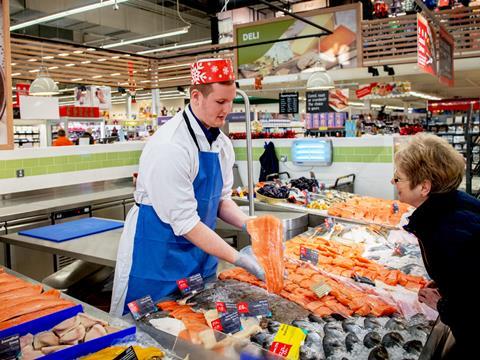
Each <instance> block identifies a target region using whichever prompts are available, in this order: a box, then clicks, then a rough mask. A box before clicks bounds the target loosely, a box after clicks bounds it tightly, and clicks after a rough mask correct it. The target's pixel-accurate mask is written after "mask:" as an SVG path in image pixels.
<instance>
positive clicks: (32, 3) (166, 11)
mask: <svg viewBox="0 0 480 360" xmlns="http://www.w3.org/2000/svg"><path fill="white" fill-rule="evenodd" d="M303 1H305V0H302V1H300V0H290V1H288V0H283V1H271V2H270V3H272V4H274V5H277V6H288V5H289V4H290V5H291V4H293V3H298V2H303ZM100 3H101V1H100V0H49V1H45V0H28V1H24V0H10V22H11V24H10V25H11V26H15V25H18V24H21V23H23V22H26V21H30V20H35V19H38V18H41V17H44V16H47V15H51V14H56V13H59V12H62V11H65V10H70V9H78V8H80V7H84V6H87V5H92V4H93V5H95V4H96V5H98V4H100ZM103 3H109V5H108V6H104V7H101V8H96V9H93V10H90V11H86V12H81V13H77V14H73V15H69V16H65V17H62V18H60V19H55V20H50V21H45V22H42V23H40V24H35V25H32V26H29V27H25V28H21V29H18V30H15V32H17V33H20V34H26V35H32V36H36V37H41V38H48V39H54V40H63V41H67V42H71V43H75V44H79V45H80V44H81V45H86V46H92V47H102V46H105V45H109V44H115V43H118V42H121V41H128V40H131V39H138V38H142V37H149V36H153V35H158V34H162V33H167V32H169V31H171V30H176V29H182V28H183V27H185V26H188V24H190V25H191V27H190V29H189V31H188V32H186V33H183V34H178V35H174V36H168V37H163V38H157V39H151V40H145V41H142V42H138V43H135V44H129V45H123V46H118V47H115V49H117V50H121V51H127V52H138V51H144V50H148V49H152V48H158V47H162V46H168V45H173V44H180V43H189V42H196V41H201V40H209V39H211V35H212V33H211V29H212V26H211V25H212V24H214V23H215V15H216V14H217V13H218V12H220V11H222V9H223V8H224V5H225V1H224V0H213V1H212V0H197V1H194V0H179V1H178V3H177V0H117V5H115V0H110V1H107V0H103ZM227 3H228V6H227V9H229V10H230V9H233V8H239V7H245V6H248V7H252V8H255V9H256V10H259V11H262V12H264V13H265V14H266V15H267V16H268V13H272V14H273V10H272V9H269V7H268V6H266V5H262V4H259V2H258V1H251V0H231V1H227ZM177 7H178V11H177ZM179 14H180V15H179ZM272 16H273V15H272ZM214 28H215V27H214Z"/></svg>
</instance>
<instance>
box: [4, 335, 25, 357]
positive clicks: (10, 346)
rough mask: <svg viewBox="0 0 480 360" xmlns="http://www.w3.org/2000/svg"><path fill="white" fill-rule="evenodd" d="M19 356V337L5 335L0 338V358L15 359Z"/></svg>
mask: <svg viewBox="0 0 480 360" xmlns="http://www.w3.org/2000/svg"><path fill="white" fill-rule="evenodd" d="M19 358H20V337H19V336H18V335H12V336H7V337H4V338H2V339H0V359H2V360H4V359H5V360H16V359H19Z"/></svg>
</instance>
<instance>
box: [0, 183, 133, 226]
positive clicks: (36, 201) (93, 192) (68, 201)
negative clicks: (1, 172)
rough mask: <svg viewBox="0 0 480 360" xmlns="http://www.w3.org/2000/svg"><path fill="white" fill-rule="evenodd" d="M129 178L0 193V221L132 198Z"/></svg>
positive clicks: (131, 185)
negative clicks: (6, 193) (7, 193)
mask: <svg viewBox="0 0 480 360" xmlns="http://www.w3.org/2000/svg"><path fill="white" fill-rule="evenodd" d="M134 190H135V189H134V186H133V184H132V181H131V180H130V179H124V180H118V181H102V182H96V183H89V184H82V185H74V186H65V187H61V188H55V189H45V190H39V191H29V192H25V193H18V194H9V195H3V196H0V222H3V221H9V220H12V219H18V218H25V217H31V216H36V215H39V214H44V213H51V212H55V211H61V210H65V209H69V208H72V207H81V206H87V205H95V204H101V203H105V202H110V201H117V200H123V199H133V191H134Z"/></svg>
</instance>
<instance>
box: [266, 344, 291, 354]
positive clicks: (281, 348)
mask: <svg viewBox="0 0 480 360" xmlns="http://www.w3.org/2000/svg"><path fill="white" fill-rule="evenodd" d="M291 348H292V345H289V344H284V343H281V342H276V341H274V342H273V343H272V345H271V346H270V351H271V352H272V353H274V354H277V355H280V356H283V357H287V355H288V353H289V352H290V349H291Z"/></svg>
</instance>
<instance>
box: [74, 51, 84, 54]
mask: <svg viewBox="0 0 480 360" xmlns="http://www.w3.org/2000/svg"><path fill="white" fill-rule="evenodd" d="M73 53H74V54H83V50H75V51H74V52H73Z"/></svg>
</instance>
